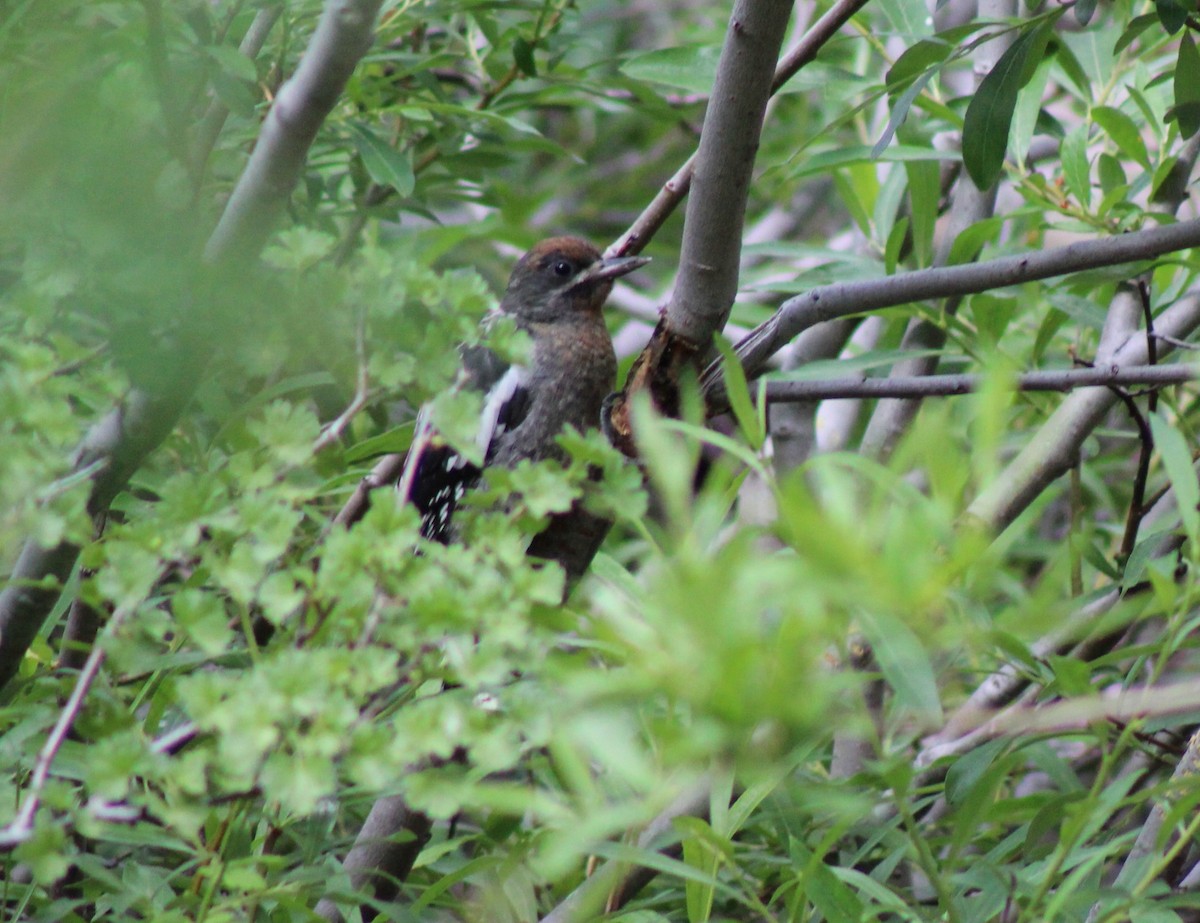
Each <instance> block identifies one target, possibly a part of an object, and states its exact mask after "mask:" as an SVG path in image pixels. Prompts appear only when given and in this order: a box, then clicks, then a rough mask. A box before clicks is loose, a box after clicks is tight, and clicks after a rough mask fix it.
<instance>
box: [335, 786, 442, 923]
mask: <svg viewBox="0 0 1200 923" xmlns="http://www.w3.org/2000/svg"><path fill="white" fill-rule="evenodd" d="M432 829H433V825H432V824H431V822H430V820H429V818H428V817H426V816H425V815H424V814H422V813H420V812H419V811H414V810H412V809H411V808H410V807H409V806H408V804H407V803H406V802H405V800H404V799H403V798H402V797H400V796H399V795H393V796H391V797H388V798H380V799H379V800H378V801H376V802H375V804H374V805H372V807H371V813H370V814H368V815H367V819H366V821H364V822H363V826H362V829H361V830H360V831H359V832H358V836H357V837H356V838H355V840H354V846H353V847H352V848H351V850H350V852H349V853H348V854H347V855H346V859H345V861H344V862H343V863H342V868H344V869H345V870H346V872H347V873H348V874H349V875H350V886H351V888H352V889H353V890H354V891H356V892H362V891H367V890H369V891H370V892H371V894H372V896H373V897H374V899H375V900H377V901H390V900H392V899H393V898H394V897H395V896H396V892H397V890H398V889H397V882H401V881H404V879H406V878H407V877H408V874H409V872H411V871H412V867H413V863H414V862H416V861H417V856H419V855H420V854H421V850H422V849H423V848H424V847H425V844H426V843H428V842H429V835H430V831H431V830H432ZM316 912H317V916H319V917H322V918H323V919H325V920H329V921H331V923H342V921H343V920H344V919H345V917H343V916H342V912H341V910H339V909H338V906H337V904H336V903H335V901H334V900H333V898H332V897H325V898H323V899H322V900H321V902H320V903H319V904H318V905H317V911H316ZM362 913H363V918H364V919H370V918H371V917H373V916H374V914H373V913H372V912H371V910H370V907H369V905H367V904H363V905H362Z"/></svg>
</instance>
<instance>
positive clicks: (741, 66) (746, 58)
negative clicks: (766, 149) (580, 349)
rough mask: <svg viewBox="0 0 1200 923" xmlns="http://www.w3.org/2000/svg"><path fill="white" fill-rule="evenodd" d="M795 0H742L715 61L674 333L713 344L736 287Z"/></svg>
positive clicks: (674, 301)
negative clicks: (761, 143)
mask: <svg viewBox="0 0 1200 923" xmlns="http://www.w3.org/2000/svg"><path fill="white" fill-rule="evenodd" d="M791 11H792V4H791V0H739V2H737V3H735V4H734V7H733V16H732V17H731V19H730V21H729V30H728V32H727V33H726V36H725V45H724V47H723V48H722V50H721V59H720V62H719V63H718V65H717V77H716V81H715V83H714V84H713V98H712V102H710V103H709V106H708V110H707V112H706V113H705V116H704V127H703V128H702V129H701V132H700V147H699V149H698V150H697V152H696V171H695V176H694V177H693V179H692V186H693V188H694V189H695V192H696V194H695V195H693V196H691V197H690V198H689V199H688V205H687V217H686V218H685V221H684V233H683V245H682V248H681V252H680V255H679V267H680V268H679V278H678V280H677V281H676V284H675V292H674V294H673V295H672V297H671V303H670V304H669V305H668V307H667V323H668V326H669V327H670V329H671V331H672V333H674V334H675V335H677V336H679V337H682V338H683V339H685V340H687V341H689V342H691V343H694V344H699V345H701V346H707V345H708V343H709V341H710V340H711V339H712V336H713V334H714V333H716V332H717V331H718V330H720V329H721V327H722V326H723V325H724V323H725V319H726V318H727V317H728V316H729V310H730V308H731V307H732V306H733V299H734V296H735V295H736V294H737V283H738V263H739V259H740V256H741V245H742V225H743V222H744V221H745V217H746V197H747V195H748V194H749V191H750V177H751V174H752V172H753V170H754V158H755V155H756V154H757V153H758V139H759V136H760V134H761V132H762V121H763V115H764V114H765V113H766V108H767V99H768V98H769V97H770V92H771V83H772V80H773V79H774V74H775V67H774V63H775V61H776V59H777V58H778V56H779V47H780V45H781V44H782V43H783V32H784V29H785V28H786V27H787V21H788V17H789V16H790V15H791Z"/></svg>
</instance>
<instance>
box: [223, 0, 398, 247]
mask: <svg viewBox="0 0 1200 923" xmlns="http://www.w3.org/2000/svg"><path fill="white" fill-rule="evenodd" d="M382 2H383V0H329V2H328V3H326V5H325V11H324V13H323V14H322V15H321V21H320V23H318V24H317V31H316V32H315V33H313V37H312V41H311V42H310V43H309V46H308V50H307V51H306V52H305V54H304V57H303V58H301V60H300V64H299V66H298V67H297V68H296V73H295V74H293V75H292V78H291V79H290V80H288V82H287V83H285V84H284V85H283V86H282V87H280V89H279V95H277V96H276V97H275V104H274V105H273V106H271V111H270V112H269V113H268V114H267V119H266V121H265V122H264V123H263V127H262V132H261V133H260V134H259V137H258V143H257V144H256V145H255V147H254V153H253V154H251V155H250V162H249V163H248V164H247V165H246V169H245V170H244V171H243V173H242V176H241V179H239V180H238V184H237V186H236V187H235V188H234V190H233V195H232V197H231V198H230V199H229V204H228V205H227V206H226V208H225V213H224V214H223V215H222V216H221V221H220V223H219V224H218V225H217V229H216V230H215V231H214V232H213V235H212V237H211V238H210V239H209V242H208V248H207V249H206V250H205V256H206V257H207V258H208V259H209V260H218V259H226V258H231V257H233V258H242V257H253V256H255V255H257V254H258V251H259V250H260V249H261V248H262V245H263V243H264V242H265V240H266V238H267V235H268V234H269V233H270V231H271V228H272V226H273V225H274V223H275V219H276V217H277V216H278V215H279V213H280V212H281V211H282V210H283V206H284V204H285V203H286V202H287V198H288V196H289V195H291V192H292V188H293V187H294V186H295V185H296V181H297V180H298V179H299V178H300V174H301V171H302V170H303V169H304V163H305V160H306V158H307V156H308V149H309V147H310V146H311V145H312V142H313V139H314V138H315V137H316V135H317V130H318V129H319V128H320V127H321V124H322V123H323V122H324V121H325V117H326V116H328V115H329V113H330V111H332V109H333V107H334V104H335V103H337V101H338V98H339V97H340V96H341V95H342V90H343V89H344V88H345V86H346V81H347V80H349V79H350V75H351V74H352V73H353V72H354V68H355V66H356V65H357V64H358V62H359V59H360V58H361V57H362V56H363V55H364V54H365V53H366V51H367V49H368V48H369V47H370V46H371V38H372V35H373V31H372V30H373V26H374V23H375V17H376V15H377V14H378V13H379V7H380V6H381V5H382Z"/></svg>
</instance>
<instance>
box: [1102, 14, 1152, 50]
mask: <svg viewBox="0 0 1200 923" xmlns="http://www.w3.org/2000/svg"><path fill="white" fill-rule="evenodd" d="M1158 21H1159V17H1158V16H1157V15H1155V14H1154V13H1143V14H1142V15H1141V16H1135V17H1133V19H1131V20H1129V25H1127V26H1126V27H1125V31H1124V32H1122V33H1121V36H1120V38H1118V39H1117V41H1116V44H1115V45H1113V54H1114V55H1119V54H1120V53H1121V52H1122V51H1124V50H1125V49H1126V48H1128V47H1129V46H1130V45H1131V44H1132V43H1133V42H1134V41H1135V40H1136V39H1137V37H1138V36H1139V35H1141V34H1142V33H1143V32H1145V31H1146V30H1147V29H1149V28H1150V27H1151V26H1152V25H1154V24H1155V23H1156V22H1158Z"/></svg>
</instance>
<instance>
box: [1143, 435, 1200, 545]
mask: <svg viewBox="0 0 1200 923" xmlns="http://www.w3.org/2000/svg"><path fill="white" fill-rule="evenodd" d="M1150 432H1151V434H1152V435H1153V436H1154V444H1155V446H1157V448H1158V451H1159V454H1160V455H1161V456H1162V460H1163V467H1164V468H1166V469H1167V477H1168V478H1169V479H1170V481H1171V487H1173V488H1174V490H1175V501H1176V503H1177V504H1178V506H1179V515H1180V517H1182V519H1183V528H1184V530H1185V531H1186V532H1187V534H1188V538H1190V539H1191V540H1192V542H1193V543H1195V542H1196V541H1197V539H1200V510H1198V509H1197V506H1198V505H1200V482H1198V481H1197V480H1196V469H1195V468H1194V467H1193V465H1192V453H1191V451H1190V450H1189V449H1188V445H1187V442H1186V441H1185V440H1184V438H1183V434H1182V433H1180V432H1179V430H1177V429H1175V427H1173V426H1171V424H1169V423H1168V422H1167V421H1166V420H1164V419H1163V418H1162V416H1160V415H1159V414H1157V413H1154V414H1151V415H1150Z"/></svg>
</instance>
